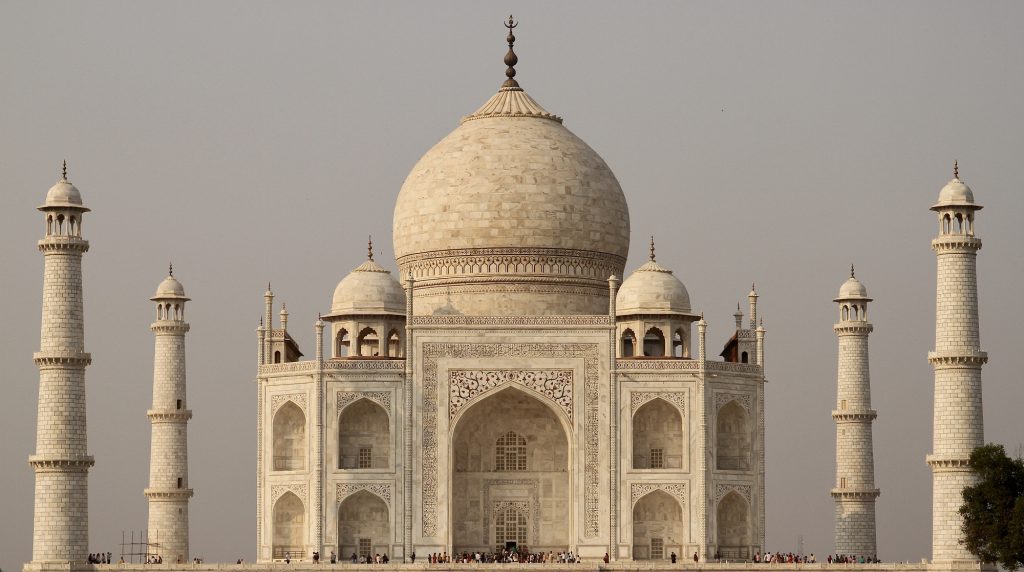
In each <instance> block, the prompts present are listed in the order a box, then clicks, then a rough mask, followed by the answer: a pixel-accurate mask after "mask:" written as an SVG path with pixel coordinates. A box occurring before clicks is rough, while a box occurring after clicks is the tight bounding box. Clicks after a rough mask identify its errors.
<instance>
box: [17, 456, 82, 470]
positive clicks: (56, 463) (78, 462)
mask: <svg viewBox="0 0 1024 572" xmlns="http://www.w3.org/2000/svg"><path fill="white" fill-rule="evenodd" d="M28 464H29V465H30V466H31V467H32V468H33V469H35V470H36V471H39V472H47V471H54V472H63V471H67V470H71V471H74V470H76V469H77V470H82V471H84V470H86V469H88V468H89V467H91V466H93V465H94V464H96V461H95V460H94V459H93V457H92V455H75V456H73V457H72V456H67V457H57V456H50V455H30V456H29V458H28Z"/></svg>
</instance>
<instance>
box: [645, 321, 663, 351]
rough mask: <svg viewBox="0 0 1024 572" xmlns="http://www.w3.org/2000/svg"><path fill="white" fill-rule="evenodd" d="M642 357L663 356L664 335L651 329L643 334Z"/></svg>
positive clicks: (655, 329)
mask: <svg viewBox="0 0 1024 572" xmlns="http://www.w3.org/2000/svg"><path fill="white" fill-rule="evenodd" d="M644 355H645V356H652V357H661V356H664V355H665V334H663V333H662V332H661V330H659V329H658V328H651V329H649V330H647V333H646V334H644Z"/></svg>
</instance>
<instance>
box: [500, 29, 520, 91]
mask: <svg viewBox="0 0 1024 572" xmlns="http://www.w3.org/2000/svg"><path fill="white" fill-rule="evenodd" d="M518 25H519V22H515V21H513V20H512V15H511V14H509V16H508V22H507V23H506V24H505V27H506V28H508V36H506V37H505V41H507V42H508V52H506V53H505V65H506V66H508V68H507V69H505V77H507V78H508V79H506V80H505V83H503V84H501V87H503V88H504V87H519V82H518V81H516V80H515V77H516V64H517V63H519V57H518V56H516V53H515V51H513V49H512V45H513V44H515V43H516V36H515V34H513V33H512V29H513V28H515V27H516V26H518Z"/></svg>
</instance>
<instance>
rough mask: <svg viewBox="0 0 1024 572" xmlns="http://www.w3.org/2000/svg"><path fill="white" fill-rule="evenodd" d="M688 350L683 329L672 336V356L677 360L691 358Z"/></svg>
mask: <svg viewBox="0 0 1024 572" xmlns="http://www.w3.org/2000/svg"><path fill="white" fill-rule="evenodd" d="M688 354H689V352H688V351H687V349H686V335H685V332H683V329H682V328H679V329H678V330H676V331H675V332H674V333H673V334H672V356H673V357H677V358H684V357H690V356H689V355H688Z"/></svg>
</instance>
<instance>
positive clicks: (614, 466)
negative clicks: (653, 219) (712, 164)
mask: <svg viewBox="0 0 1024 572" xmlns="http://www.w3.org/2000/svg"><path fill="white" fill-rule="evenodd" d="M652 241H653V239H652ZM652 244H653V242H652ZM652 248H653V246H652ZM618 292H619V278H618V276H615V275H614V274H612V275H611V276H609V277H608V359H609V368H608V374H609V377H610V378H611V379H610V380H609V381H610V385H609V387H610V389H611V391H610V393H611V395H610V396H609V397H610V401H611V404H610V409H611V415H609V416H608V418H609V419H610V421H611V427H609V431H608V435H609V439H610V444H611V455H610V459H611V463H610V464H611V467H609V469H610V471H609V477H611V478H610V479H609V489H610V491H609V492H610V495H609V496H608V504H609V511H608V513H609V514H608V520H609V523H608V524H609V526H608V531H609V536H608V537H609V543H608V544H609V546H608V556H609V557H610V558H611V559H612V560H618V558H619V542H620V541H621V540H620V539H619V501H620V496H619V488H620V487H619V481H620V476H621V475H620V474H619V443H620V439H619V433H620V431H619V425H620V424H619V419H620V417H621V412H620V411H619V376H618V375H617V374H616V371H615V354H616V352H615V348H616V345H617V339H616V338H617V336H616V331H615V330H616V328H615V297H616V296H617V295H618ZM665 339H666V340H667V343H668V344H671V343H672V335H671V334H669V335H667V336H665ZM665 355H672V353H671V351H669V352H667V353H665Z"/></svg>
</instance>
